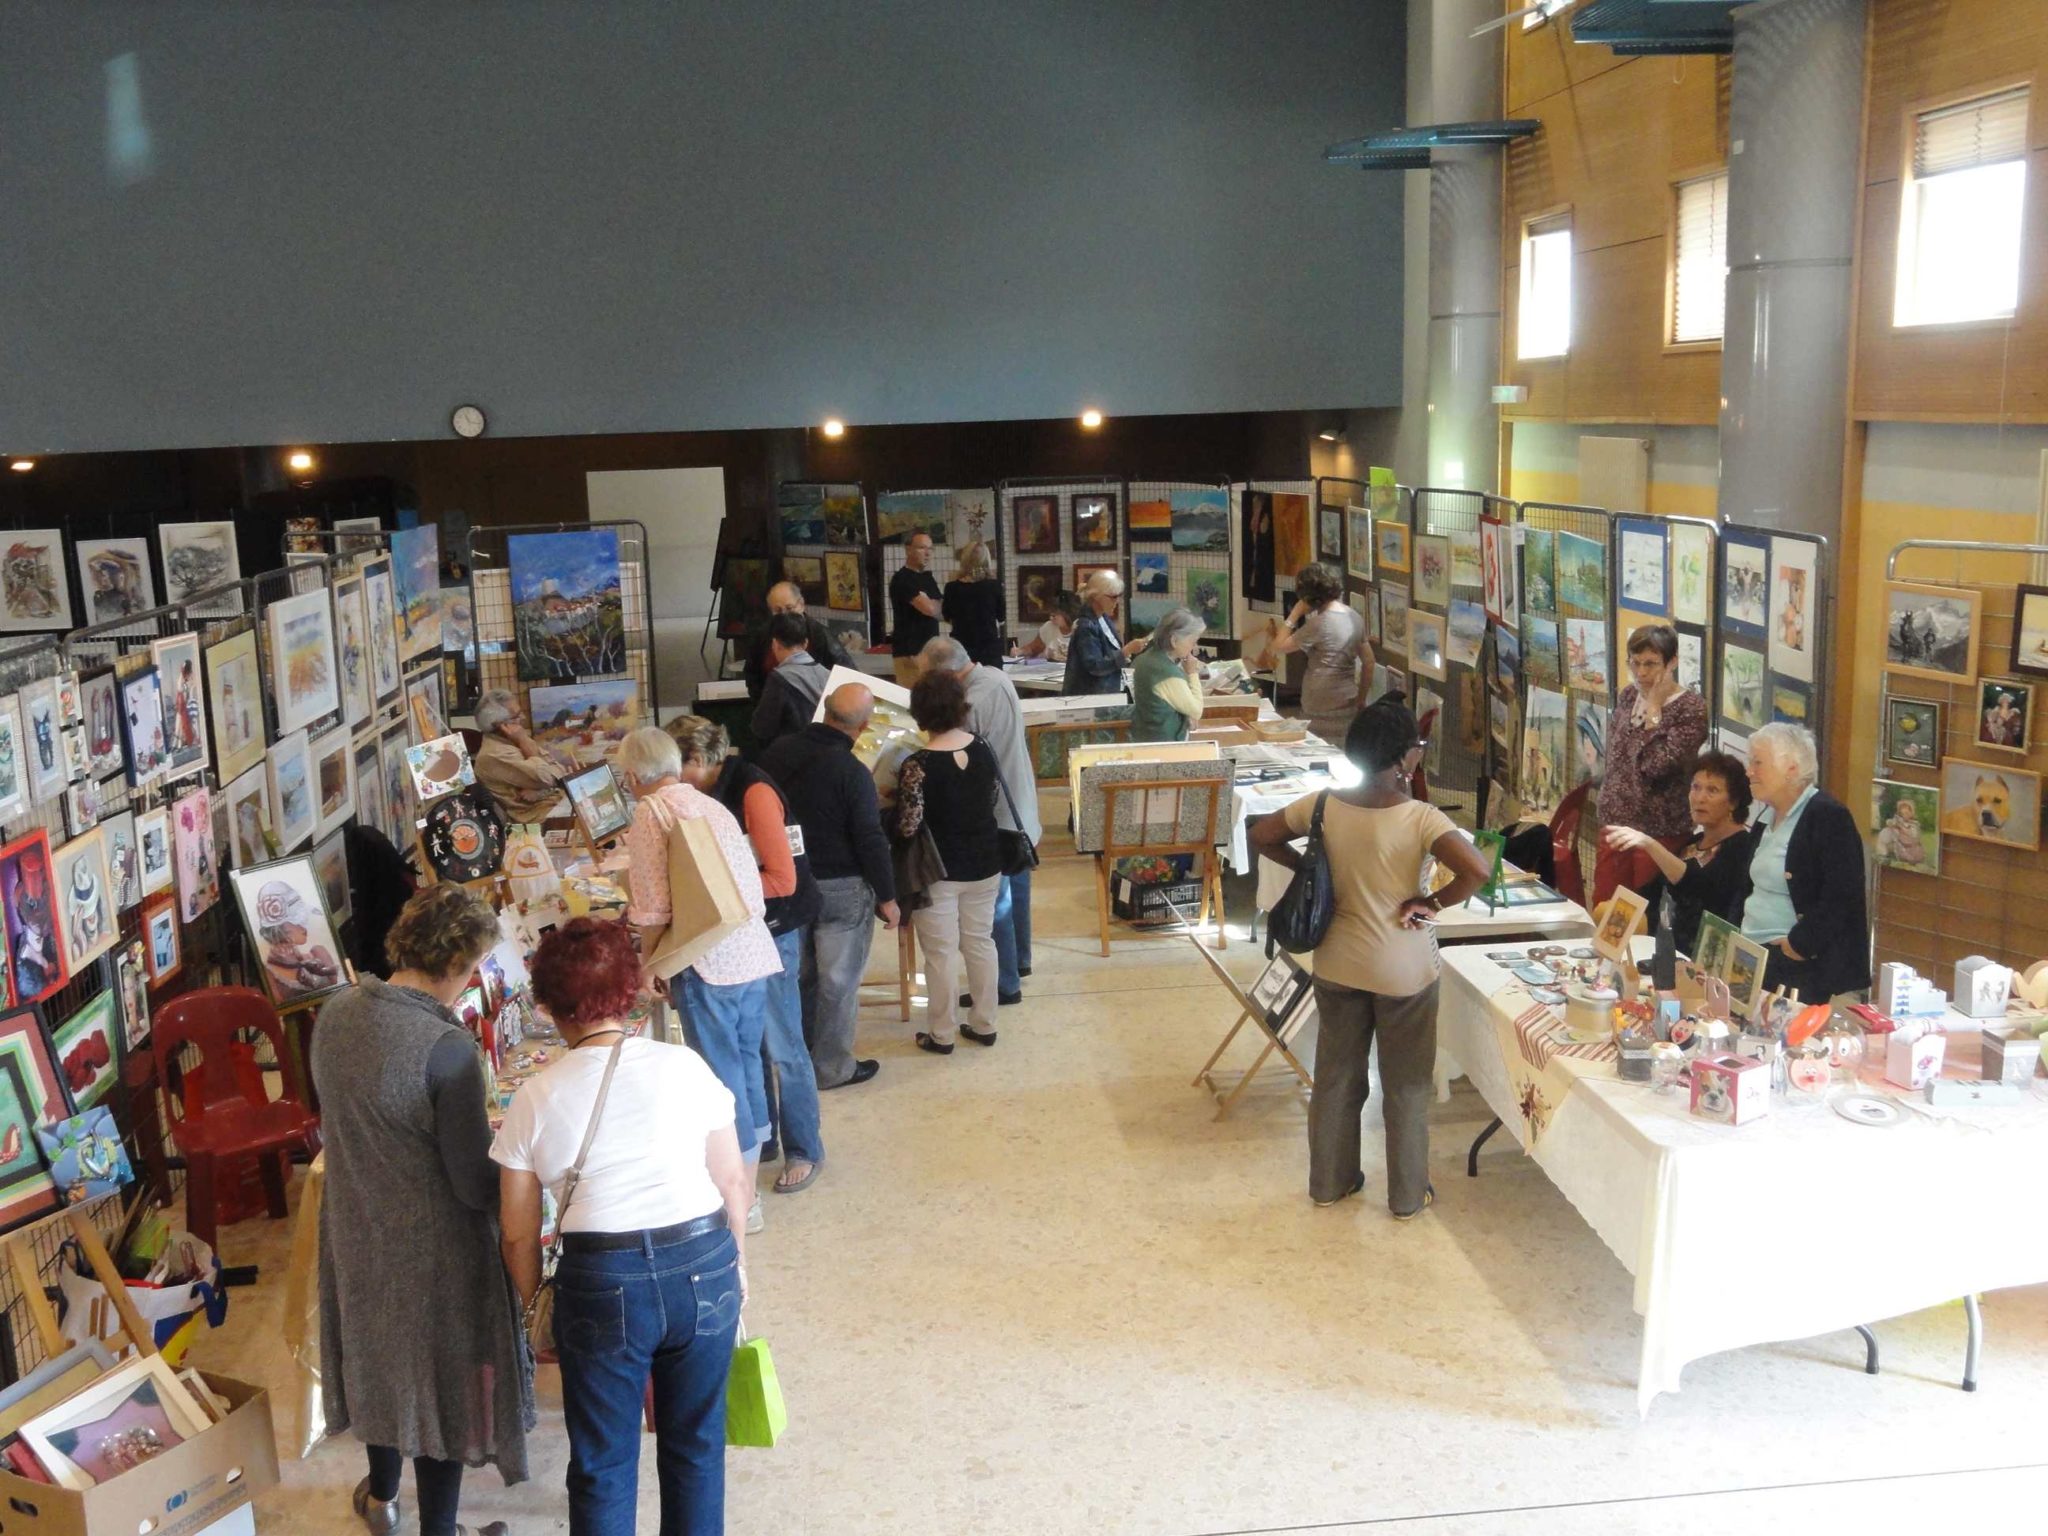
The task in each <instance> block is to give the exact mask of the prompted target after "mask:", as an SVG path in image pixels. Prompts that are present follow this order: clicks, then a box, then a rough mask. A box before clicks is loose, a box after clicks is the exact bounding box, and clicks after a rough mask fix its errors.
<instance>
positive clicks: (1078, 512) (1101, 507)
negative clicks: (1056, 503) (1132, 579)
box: [1074, 491, 1117, 554]
mask: <svg viewBox="0 0 2048 1536" xmlns="http://www.w3.org/2000/svg"><path fill="white" fill-rule="evenodd" d="M1116 547H1117V539H1116V492H1114V491H1077V492H1075V494H1074V551H1075V553H1077V554H1080V553H1085V552H1087V551H1090V550H1104V551H1106V550H1112V549H1115V548H1116Z"/></svg>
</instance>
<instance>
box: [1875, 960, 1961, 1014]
mask: <svg viewBox="0 0 2048 1536" xmlns="http://www.w3.org/2000/svg"><path fill="white" fill-rule="evenodd" d="M1875 1002H1876V1004H1877V1009H1878V1012H1880V1013H1882V1014H1885V1015H1887V1016H1889V1017H1890V1018H1892V1019H1894V1020H1898V1019H1918V1018H1939V1017H1940V1016H1941V1015H1942V1014H1944V1013H1946V1012H1947V1011H1948V995H1947V994H1946V993H1945V992H1943V991H1942V990H1941V989H1940V988H1939V987H1937V986H1935V985H1934V983H1933V982H1931V981H1929V980H1927V978H1926V977H1924V976H1922V975H1921V974H1920V973H1919V972H1918V971H1916V970H1914V969H1913V967H1911V966H1910V965H1907V964H1906V963H1905V962H1904V961H1902V960H1887V961H1886V962H1885V963H1884V964H1882V965H1880V966H1879V967H1878V968H1877V996H1876V998H1875Z"/></svg>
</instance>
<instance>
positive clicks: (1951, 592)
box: [1884, 581, 1983, 686]
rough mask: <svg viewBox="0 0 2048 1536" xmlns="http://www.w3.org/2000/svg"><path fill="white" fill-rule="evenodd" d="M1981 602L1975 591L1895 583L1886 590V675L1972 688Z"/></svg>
mask: <svg viewBox="0 0 2048 1536" xmlns="http://www.w3.org/2000/svg"><path fill="white" fill-rule="evenodd" d="M1982 601H1983V600H1982V598H1981V596H1980V595H1979V594H1978V592H1977V590H1976V589H1975V588H1974V587H1928V586H1920V585H1917V584H1915V583H1912V582H1904V581H1895V582H1892V583H1891V584H1890V585H1888V586H1887V587H1886V588H1885V630H1884V665H1885V670H1886V671H1887V672H1893V673H1896V674H1898V675H1899V676H1901V677H1923V678H1926V679H1927V680H1928V681H1930V682H1936V683H1954V684H1956V685H1958V686H1967V685H1968V683H1969V682H1970V680H1971V679H1972V678H1974V677H1975V676H1976V675H1977V633H1978V629H1977V626H1978V618H1979V614H1980V612H1981V608H1982Z"/></svg>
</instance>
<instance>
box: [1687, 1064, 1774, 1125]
mask: <svg viewBox="0 0 2048 1536" xmlns="http://www.w3.org/2000/svg"><path fill="white" fill-rule="evenodd" d="M1770 1110H1771V1069H1770V1068H1769V1067H1768V1066H1766V1065H1765V1064H1764V1063H1763V1062H1761V1061H1753V1060H1750V1059H1748V1058H1746V1057H1742V1056H1736V1055H1733V1054H1730V1053H1728V1052H1725V1051H1716V1052H1714V1053H1712V1054H1709V1055H1702V1056H1699V1057H1696V1058H1695V1059H1694V1061H1693V1064H1692V1112H1693V1113H1694V1114H1696V1115H1698V1116H1699V1117H1700V1118H1701V1119H1702V1120H1715V1121H1719V1122H1720V1123H1721V1124H1722V1125H1747V1124H1748V1123H1749V1122H1750V1121H1752V1120H1761V1119H1762V1118H1763V1117H1764V1116H1765V1115H1767V1114H1769V1113H1770Z"/></svg>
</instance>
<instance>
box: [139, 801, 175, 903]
mask: <svg viewBox="0 0 2048 1536" xmlns="http://www.w3.org/2000/svg"><path fill="white" fill-rule="evenodd" d="M135 851H136V854H137V856H138V857H139V858H140V859H141V860H142V894H143V895H144V896H153V895H155V894H156V893H157V892H158V891H161V890H164V889H166V888H168V887H169V885H170V883H171V881H172V879H173V878H175V873H174V864H173V860H172V855H171V812H170V807H169V806H163V805H160V806H158V807H157V808H156V809H155V810H153V811H139V812H137V813H136V816H135Z"/></svg>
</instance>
